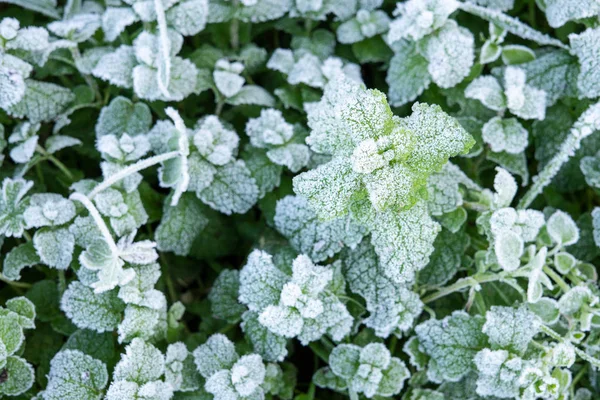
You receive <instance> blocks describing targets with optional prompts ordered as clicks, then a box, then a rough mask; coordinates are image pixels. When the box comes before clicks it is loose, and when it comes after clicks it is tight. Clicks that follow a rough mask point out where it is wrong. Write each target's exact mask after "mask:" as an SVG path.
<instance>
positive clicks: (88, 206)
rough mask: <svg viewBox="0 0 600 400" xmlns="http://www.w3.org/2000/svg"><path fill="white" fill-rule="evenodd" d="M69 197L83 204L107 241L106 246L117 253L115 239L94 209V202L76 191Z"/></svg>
mask: <svg viewBox="0 0 600 400" xmlns="http://www.w3.org/2000/svg"><path fill="white" fill-rule="evenodd" d="M69 199H71V200H73V201H78V202H80V203H81V204H83V206H84V207H85V208H86V209H87V210H88V212H89V213H90V216H91V217H92V218H93V219H94V222H95V223H96V226H98V229H100V233H101V234H102V236H103V237H104V240H105V241H106V243H108V246H109V247H110V251H111V252H112V253H113V254H116V253H118V249H117V244H116V243H115V240H114V239H113V237H112V235H111V234H110V231H109V230H108V227H107V226H106V224H105V223H104V220H103V219H102V217H101V216H100V213H99V212H98V209H96V206H95V205H94V203H92V201H91V200H90V199H89V198H88V197H87V196H86V195H84V194H81V193H77V192H75V193H73V194H71V196H69Z"/></svg>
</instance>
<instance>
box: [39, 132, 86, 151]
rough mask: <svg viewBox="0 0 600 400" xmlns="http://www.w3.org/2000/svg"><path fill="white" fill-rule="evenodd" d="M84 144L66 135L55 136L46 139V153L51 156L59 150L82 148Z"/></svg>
mask: <svg viewBox="0 0 600 400" xmlns="http://www.w3.org/2000/svg"><path fill="white" fill-rule="evenodd" d="M82 144H83V143H82V142H81V140H79V139H76V138H74V137H71V136H64V135H53V136H50V137H49V138H48V139H46V144H45V145H46V151H47V152H48V153H50V154H54V153H56V152H57V151H59V150H62V149H66V148H68V147H73V146H81V145H82Z"/></svg>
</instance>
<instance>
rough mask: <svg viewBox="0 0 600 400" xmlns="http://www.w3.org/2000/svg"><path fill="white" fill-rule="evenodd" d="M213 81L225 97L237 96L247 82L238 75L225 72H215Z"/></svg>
mask: <svg viewBox="0 0 600 400" xmlns="http://www.w3.org/2000/svg"><path fill="white" fill-rule="evenodd" d="M213 79H214V81H215V85H216V86H217V89H219V92H221V93H222V94H223V95H224V96H225V97H232V96H235V95H236V94H237V93H238V92H239V91H240V90H241V89H242V86H244V83H245V82H246V80H245V79H244V77H242V76H240V75H238V74H237V73H234V72H230V71H223V70H215V71H214V72H213Z"/></svg>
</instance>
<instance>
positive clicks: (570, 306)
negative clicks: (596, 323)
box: [558, 286, 599, 332]
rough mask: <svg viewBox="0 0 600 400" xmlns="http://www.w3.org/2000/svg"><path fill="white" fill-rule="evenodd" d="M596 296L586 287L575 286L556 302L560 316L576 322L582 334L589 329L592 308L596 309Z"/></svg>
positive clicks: (597, 300)
mask: <svg viewBox="0 0 600 400" xmlns="http://www.w3.org/2000/svg"><path fill="white" fill-rule="evenodd" d="M598 302H599V299H598V296H597V295H595V294H594V293H592V291H591V290H590V289H589V288H588V287H586V286H575V287H573V288H571V289H570V290H569V291H568V292H566V293H565V294H563V295H562V297H561V298H560V299H559V300H558V309H559V311H560V313H561V314H563V315H566V316H568V317H571V318H573V319H574V320H578V321H579V323H580V329H581V330H582V331H584V332H586V331H589V330H590V329H591V320H592V316H593V315H594V314H593V311H592V307H594V308H597V307H598Z"/></svg>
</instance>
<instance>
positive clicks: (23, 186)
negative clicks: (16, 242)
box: [0, 178, 33, 238]
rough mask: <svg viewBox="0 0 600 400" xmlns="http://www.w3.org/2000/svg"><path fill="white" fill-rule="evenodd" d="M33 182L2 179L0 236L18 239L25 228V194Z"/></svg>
mask: <svg viewBox="0 0 600 400" xmlns="http://www.w3.org/2000/svg"><path fill="white" fill-rule="evenodd" d="M32 186H33V182H30V181H26V180H24V179H20V178H19V179H10V178H4V180H3V181H2V191H1V192H0V235H4V236H6V237H17V238H20V237H21V236H22V235H23V231H24V228H25V219H24V217H23V214H24V212H25V210H26V209H27V200H25V201H23V198H24V197H25V194H26V193H27V192H28V191H29V189H31V187H32Z"/></svg>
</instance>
